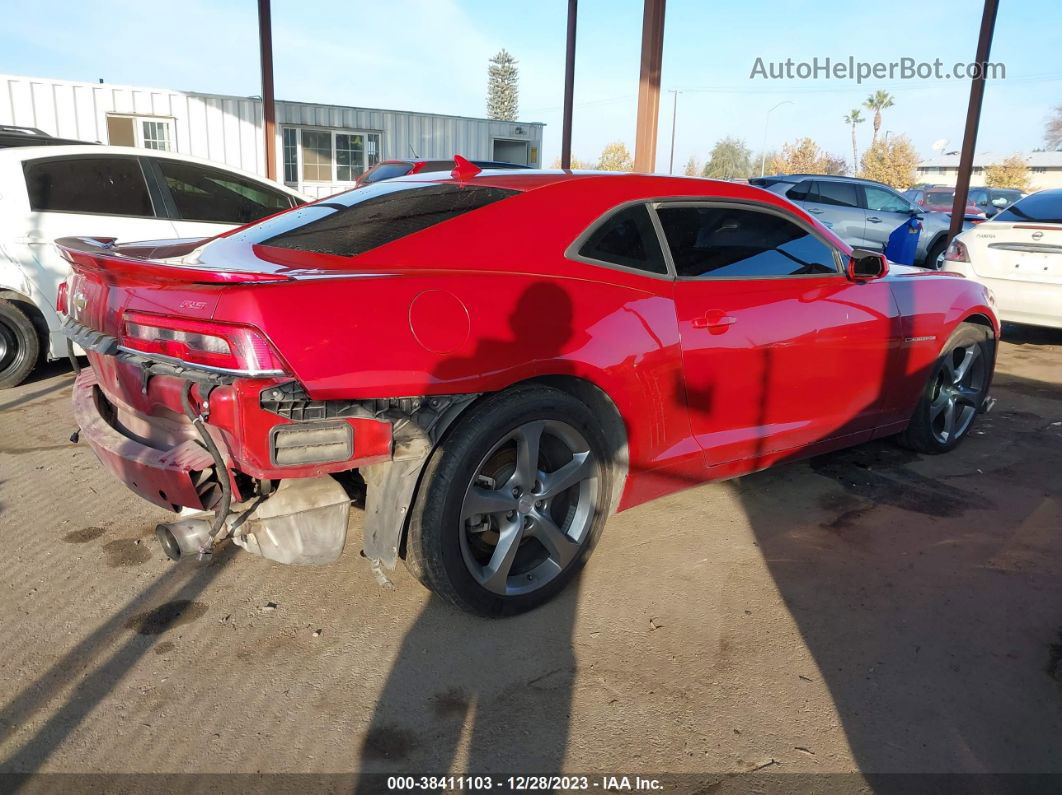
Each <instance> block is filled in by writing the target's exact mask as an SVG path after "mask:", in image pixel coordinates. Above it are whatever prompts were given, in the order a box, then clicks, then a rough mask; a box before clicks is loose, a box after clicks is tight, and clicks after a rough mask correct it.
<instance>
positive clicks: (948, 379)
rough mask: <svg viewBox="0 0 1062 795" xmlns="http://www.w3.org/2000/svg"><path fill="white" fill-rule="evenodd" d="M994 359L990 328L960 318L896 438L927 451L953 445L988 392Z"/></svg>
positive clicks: (969, 426) (962, 436)
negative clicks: (916, 402) (907, 422)
mask: <svg viewBox="0 0 1062 795" xmlns="http://www.w3.org/2000/svg"><path fill="white" fill-rule="evenodd" d="M994 360H995V340H994V339H993V337H992V333H991V332H990V331H989V330H988V329H987V328H985V327H984V326H980V325H977V324H975V323H960V324H959V326H958V328H956V329H955V331H954V332H953V333H952V335H951V337H949V338H948V341H947V343H946V344H945V345H944V350H943V352H942V353H941V354H940V356H939V357H938V358H937V361H936V363H935V364H934V365H933V369H932V371H931V373H930V376H929V380H928V381H927V382H926V385H925V387H924V388H923V390H922V395H921V397H920V398H919V400H918V405H917V406H916V407H915V410H914V414H913V415H912V416H911V424H910V425H908V426H907V430H905V431H904V432H903V433H901V434H900V435H899V436H898V437H897V441H898V442H899V443H900V444H902V445H903V446H904V447H908V448H910V449H912V450H917V451H918V452H920V453H928V454H930V455H936V454H938V453H946V452H948V451H949V450H954V449H955V448H956V447H957V446H958V445H959V443H960V442H962V440H963V439H964V438H966V435H967V434H968V433H969V431H970V428H971V427H972V426H973V423H974V420H975V419H976V417H977V413H978V412H979V411H980V410H981V405H982V404H983V403H984V400H985V398H986V397H987V396H988V386H989V384H990V383H991V380H992V367H993V364H994Z"/></svg>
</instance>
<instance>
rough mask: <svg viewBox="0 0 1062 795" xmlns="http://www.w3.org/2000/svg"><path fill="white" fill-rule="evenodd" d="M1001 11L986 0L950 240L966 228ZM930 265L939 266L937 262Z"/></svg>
mask: <svg viewBox="0 0 1062 795" xmlns="http://www.w3.org/2000/svg"><path fill="white" fill-rule="evenodd" d="M997 11H999V0H985V10H984V13H983V14H982V15H981V32H980V34H979V35H978V37H977V55H976V57H975V59H974V60H976V62H977V64H978V66H979V67H980V69H979V72H978V74H977V75H976V76H975V77H974V78H973V79H972V80H971V82H970V106H969V107H968V108H967V110H966V130H965V132H963V136H962V153H961V154H960V155H959V174H958V176H957V177H956V180H955V203H954V204H953V205H952V207H951V227H950V228H949V229H948V241H949V242H950V241H951V239H952V238H953V237H955V235H957V234H959V232H961V231H962V222H963V216H965V215H966V197H967V194H969V192H970V173H971V172H972V171H973V159H974V151H975V150H976V148H977V128H978V126H979V125H980V123H981V102H982V100H983V99H984V96H985V68H986V66H987V64H988V54H989V53H990V52H991V50H992V34H993V32H994V31H995V28H996V12H997ZM929 264H930V265H932V266H935V263H929Z"/></svg>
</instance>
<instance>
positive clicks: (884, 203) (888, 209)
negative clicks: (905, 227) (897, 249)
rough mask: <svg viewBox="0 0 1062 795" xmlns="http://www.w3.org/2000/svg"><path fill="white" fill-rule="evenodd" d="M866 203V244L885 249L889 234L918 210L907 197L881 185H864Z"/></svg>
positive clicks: (870, 246) (877, 248) (881, 249)
mask: <svg viewBox="0 0 1062 795" xmlns="http://www.w3.org/2000/svg"><path fill="white" fill-rule="evenodd" d="M860 187H861V189H862V191H863V196H864V201H865V205H866V219H867V225H866V245H867V247H869V248H873V249H876V250H880V251H884V250H885V246H886V245H888V242H889V235H891V234H892V233H893V232H895V231H896V230H897V229H898V228H899V227H900V226H901V225H902V224H905V223H907V222H908V221H910V220H911V213H912V212H918V209H917V208H916V207H914V206H913V205H912V204H911V203H910V202H909V201H907V199H905V198H904V197H903V196H901V195H900V194H898V193H896V192H895V191H893V190H890V189H889V188H886V187H884V186H881V185H862V186H860Z"/></svg>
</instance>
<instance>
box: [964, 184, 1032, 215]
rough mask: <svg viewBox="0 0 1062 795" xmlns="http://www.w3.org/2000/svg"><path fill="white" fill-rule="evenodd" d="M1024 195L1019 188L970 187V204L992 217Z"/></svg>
mask: <svg viewBox="0 0 1062 795" xmlns="http://www.w3.org/2000/svg"><path fill="white" fill-rule="evenodd" d="M1024 197H1025V194H1024V193H1022V192H1021V191H1020V190H1012V189H1010V188H970V204H972V205H974V206H975V207H976V208H977V209H978V210H980V211H981V212H983V213H984V214H985V215H986V216H987V217H989V218H993V217H995V216H996V215H997V214H998V213H999V212H1001V211H1003V210H1005V209H1007V208H1008V207H1010V205H1012V204H1014V202H1016V201H1018V200H1019V199H1022V198H1024Z"/></svg>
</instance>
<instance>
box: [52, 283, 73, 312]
mask: <svg viewBox="0 0 1062 795" xmlns="http://www.w3.org/2000/svg"><path fill="white" fill-rule="evenodd" d="M69 293H70V288H69V286H68V285H67V283H66V282H59V292H58V293H56V294H55V311H56V312H58V313H59V314H60V315H69V314H70V309H69V305H70V302H69V301H68V300H67V296H68V295H69Z"/></svg>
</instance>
